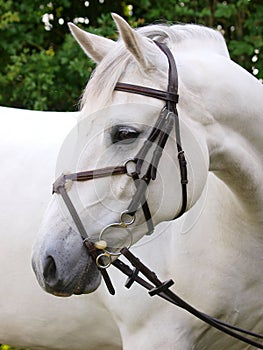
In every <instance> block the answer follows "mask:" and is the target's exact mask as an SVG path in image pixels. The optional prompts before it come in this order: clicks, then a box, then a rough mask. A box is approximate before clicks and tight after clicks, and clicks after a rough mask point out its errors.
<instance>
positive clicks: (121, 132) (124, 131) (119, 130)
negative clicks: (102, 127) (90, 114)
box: [111, 125, 140, 144]
mask: <svg viewBox="0 0 263 350" xmlns="http://www.w3.org/2000/svg"><path fill="white" fill-rule="evenodd" d="M139 134H140V132H139V131H138V130H136V129H135V128H132V127H130V126H125V125H116V126H115V127H113V129H112V133H111V140H112V143H117V142H119V143H124V144H128V143H132V142H134V141H135V140H136V139H137V137H138V136H139Z"/></svg>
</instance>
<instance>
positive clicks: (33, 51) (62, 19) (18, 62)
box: [0, 0, 263, 111]
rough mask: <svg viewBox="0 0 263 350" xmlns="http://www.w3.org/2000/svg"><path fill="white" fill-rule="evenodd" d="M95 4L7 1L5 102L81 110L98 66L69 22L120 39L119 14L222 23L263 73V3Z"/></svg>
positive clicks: (0, 86)
mask: <svg viewBox="0 0 263 350" xmlns="http://www.w3.org/2000/svg"><path fill="white" fill-rule="evenodd" d="M89 4H90V5H89V6H88V7H87V2H85V1H84V0H79V1H75V2H72V1H69V0H57V1H54V2H52V1H50V0H42V1H41V2H39V1H31V0H23V1H15V0H0V35H1V40H0V51H1V57H0V60H1V62H0V63H1V65H0V105H6V106H15V107H20V108H29V109H38V110H56V111H62V110H74V109H76V108H77V103H78V97H79V96H80V95H81V93H82V89H83V88H84V86H85V84H86V82H87V80H88V78H89V76H90V74H91V71H92V70H93V68H94V64H93V63H92V62H91V61H90V60H89V59H87V57H86V56H85V55H84V53H82V51H81V50H80V48H79V47H78V45H77V44H76V43H75V41H74V40H73V38H72V37H71V36H70V34H69V30H68V28H67V25H66V23H67V22H68V21H73V20H76V18H77V19H78V18H79V23H78V25H80V26H82V27H83V28H86V29H87V30H89V31H91V32H93V33H95V34H98V35H103V36H106V37H109V38H112V39H116V38H117V35H116V28H115V25H114V23H113V21H112V19H111V17H110V14H109V13H110V12H111V11H113V12H114V11H115V12H117V13H119V14H120V15H123V16H125V17H126V19H128V21H129V22H130V23H131V24H132V25H133V26H138V25H146V24H150V23H158V22H168V23H175V22H190V23H198V24H204V25H208V26H211V27H214V28H218V29H219V30H221V31H222V33H223V34H224V36H225V39H226V41H227V44H228V47H229V50H230V54H231V57H232V58H233V59H234V60H235V61H236V62H238V63H239V64H240V65H242V66H243V67H244V68H245V69H247V70H248V71H249V72H251V73H253V74H255V75H256V76H257V77H258V78H260V79H262V78H263V59H262V52H263V35H262V34H263V33H262V31H263V5H262V4H261V0H237V1H236V0H228V1H217V0H181V1H178V0H169V1H166V0H130V1H129V0H124V1H123V0H118V1H114V2H112V1H110V0H104V3H100V2H99V0H90V1H89ZM43 20H45V23H44V22H43ZM88 22H89V23H88Z"/></svg>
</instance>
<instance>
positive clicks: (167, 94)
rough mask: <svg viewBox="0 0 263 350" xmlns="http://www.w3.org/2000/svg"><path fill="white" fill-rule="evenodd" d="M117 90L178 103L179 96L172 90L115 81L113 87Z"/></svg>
mask: <svg viewBox="0 0 263 350" xmlns="http://www.w3.org/2000/svg"><path fill="white" fill-rule="evenodd" d="M114 90H117V91H124V92H130V93H132V94H137V95H144V96H148V97H153V98H157V99H158V100H163V101H167V102H168V101H171V102H173V103H178V99H179V96H178V94H177V93H175V92H173V91H162V90H157V89H152V88H149V87H146V86H140V85H133V84H127V83H117V84H116V85H115V89H114Z"/></svg>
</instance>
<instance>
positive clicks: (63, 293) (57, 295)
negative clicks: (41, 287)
mask: <svg viewBox="0 0 263 350" xmlns="http://www.w3.org/2000/svg"><path fill="white" fill-rule="evenodd" d="M52 294H53V295H54V296H55V297H61V298H68V297H70V296H71V295H72V293H65V292H52Z"/></svg>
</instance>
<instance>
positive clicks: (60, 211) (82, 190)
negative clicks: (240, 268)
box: [32, 15, 228, 296]
mask: <svg viewBox="0 0 263 350" xmlns="http://www.w3.org/2000/svg"><path fill="white" fill-rule="evenodd" d="M113 19H114V21H115V23H116V25H117V27H118V30H119V36H120V37H119V40H118V41H117V42H114V41H112V40H109V39H106V38H103V37H99V36H97V35H94V34H90V33H87V32H85V31H83V30H81V29H79V28H78V27H76V26H75V25H73V24H70V29H71V32H72V34H73V35H74V37H75V38H76V40H77V41H78V43H79V44H80V46H81V47H82V49H83V50H84V51H85V53H86V54H87V55H88V56H89V57H90V58H91V59H93V60H94V61H95V62H96V63H97V64H98V66H97V68H96V70H95V73H94V75H93V77H92V78H91V80H90V82H89V83H88V85H87V87H86V90H85V92H84V94H83V97H82V102H81V117H80V119H79V122H78V125H77V126H76V128H75V129H74V130H72V132H71V133H70V134H69V136H68V137H67V139H66V140H65V142H64V144H63V146H62V147H61V152H60V155H59V157H58V161H57V169H56V172H57V174H56V175H57V176H58V175H59V174H61V172H63V173H64V175H63V176H64V184H63V186H64V189H65V192H66V193H67V196H68V197H70V201H71V203H73V206H74V208H75V209H74V210H75V211H76V212H77V216H78V218H79V219H80V221H81V225H82V226H83V227H84V231H85V234H86V235H87V237H88V239H89V241H90V242H92V243H94V244H95V245H96V246H97V247H100V249H102V252H103V251H104V255H103V254H102V259H101V262H102V261H103V259H106V260H107V259H108V258H107V257H108V255H107V254H109V255H110V258H109V259H115V258H116V257H117V256H118V254H119V251H120V249H121V248H122V247H124V246H127V245H129V246H130V245H133V244H134V243H136V242H137V241H139V240H140V239H141V238H142V237H144V236H145V235H146V234H149V221H150V226H151V227H155V226H157V225H158V224H159V223H161V222H163V221H170V220H173V219H174V218H176V217H178V216H179V215H181V214H182V205H183V204H182V203H183V201H184V200H185V204H184V206H185V207H184V208H183V211H187V210H189V209H190V208H192V207H193V206H194V204H195V203H196V202H197V201H198V199H199V198H200V196H201V194H202V191H203V189H204V187H205V184H206V181H207V176H208V169H209V154H208V148H207V143H206V142H205V141H204V140H206V139H207V137H206V135H205V133H206V130H205V129H203V128H202V125H201V124H200V123H199V119H200V118H203V119H204V120H205V122H204V124H205V125H206V124H209V123H210V119H209V118H210V116H209V115H207V113H206V111H205V109H204V108H203V106H202V104H201V103H200V101H197V97H196V95H195V93H194V91H191V92H190V91H187V89H186V86H185V81H188V80H189V79H190V78H189V76H188V77H186V78H185V75H186V74H189V72H192V71H193V68H192V66H191V65H189V66H187V64H182V58H181V57H183V59H184V60H185V61H187V56H186V55H185V54H184V51H185V50H187V48H188V39H187V35H190V34H189V33H190V32H191V31H193V26H189V28H187V26H185V27H184V26H182V27H183V28H181V26H179V27H178V31H179V34H176V31H173V30H169V28H168V27H167V28H166V27H165V26H151V27H149V28H146V29H145V28H141V29H139V30H134V29H132V28H131V27H130V26H129V25H128V24H127V23H126V22H125V21H124V20H123V19H122V18H121V17H119V16H118V15H113ZM194 28H196V29H197V31H198V28H199V27H198V26H196V27H195V26H194ZM180 30H181V31H182V33H183V35H181V36H180ZM210 31H211V33H212V34H211V33H210ZM176 35H177V36H178V38H180V39H178V38H176ZM209 35H210V36H211V37H212V36H213V35H215V36H216V35H219V34H217V33H216V34H213V31H212V30H210V29H208V28H207V33H206V36H207V37H209ZM184 36H185V38H184ZM219 38H221V36H219ZM219 41H220V40H219ZM156 42H157V43H156ZM211 42H213V41H212V40H211ZM222 43H223V41H222ZM161 45H165V46H166V47H169V49H168V50H169V52H171V51H172V52H174V50H175V49H176V47H177V46H178V59H177V56H176V55H175V60H176V66H177V71H178V76H177V77H176V79H178V81H179V89H178V91H176V92H172V93H174V94H175V95H177V92H178V94H179V102H178V104H177V101H174V103H175V104H177V105H176V107H174V106H173V108H174V110H173V111H172V112H173V113H172V119H171V123H170V129H169V132H168V131H167V129H165V128H164V126H163V125H166V124H167V123H168V122H167V120H168V119H169V118H170V114H169V113H170V111H169V110H168V111H167V101H165V99H167V100H168V104H169V99H170V97H167V95H166V94H165V93H166V92H167V91H168V92H169V84H170V82H171V77H170V76H169V75H171V67H170V66H171V62H170V61H169V59H168V57H167V54H166V53H165V52H164V51H163V50H162V49H161V48H160V46H161ZM176 45H177V46H176ZM216 47H217V50H218V53H219V54H220V55H222V56H226V57H227V56H228V54H227V51H226V49H225V46H224V44H220V45H217V46H216ZM184 55H185V56H184ZM227 59H228V58H227ZM198 74H200V72H196V71H195V72H194V73H193V76H194V77H193V79H194V80H198V78H199V76H198ZM172 79H173V77H172ZM126 84H128V85H129V86H133V88H132V91H127V85H126ZM134 87H135V88H134ZM136 87H139V88H140V87H143V88H144V87H148V88H149V89H150V90H151V91H150V92H153V91H154V93H153V94H149V95H148V96H147V94H145V93H143V94H141V93H137V92H134V89H136ZM125 89H126V90H125ZM128 89H129V88H128ZM156 91H159V92H162V93H164V97H163V95H161V97H156ZM172 93H171V95H172ZM169 96H170V95H169ZM193 101H194V102H195V104H196V110H195V111H193V109H192V106H193V104H192V103H193ZM168 109H169V108H168ZM174 114H177V117H178V118H179V119H178V120H179V122H178V121H175V120H174V119H173V118H174ZM196 114H198V118H199V119H197V118H196ZM201 114H202V115H201ZM160 118H161V119H160ZM162 120H163V121H162ZM178 123H179V124H180V125H177V124H178ZM156 130H157V132H156ZM154 132H156V135H157V136H156V138H154V137H153V138H152V139H151V135H152V134H153V133H154ZM178 137H179V138H180V142H179V141H178ZM163 139H165V141H160V140H163ZM156 140H159V143H158V142H157V141H156ZM147 141H148V144H147V145H146V143H147ZM162 142H164V143H162ZM178 143H179V148H178ZM145 145H146V146H145ZM145 149H147V152H146V151H145ZM181 153H184V157H185V158H184V161H186V163H187V179H184V182H185V183H186V182H187V194H186V196H187V198H183V197H184V194H183V191H182V182H183V181H182V166H181V164H180V162H179V161H178V154H181ZM158 154H159V155H158ZM138 155H139V156H138ZM140 156H142V157H140ZM140 158H142V159H140ZM138 159H139V162H140V165H139V166H138ZM153 159H155V162H157V163H155V164H153ZM156 159H158V160H157V161H156ZM156 164H157V166H155V165H156ZM138 167H139V170H138ZM149 168H155V170H154V172H155V174H154V175H153V176H150V179H149V176H148V178H147V179H146V181H144V182H146V186H145V189H144V190H143V191H144V192H143V194H142V196H141V197H140V196H139V197H140V200H138V199H137V202H136V200H133V199H134V197H136V193H137V189H138V188H139V187H140V186H142V187H143V186H144V185H145V183H143V182H142V181H140V180H141V177H143V176H142V175H145V174H147V175H149ZM101 169H102V172H103V171H104V175H102V176H99V175H98V176H97V175H96V174H97V173H101V172H100V170H101ZM105 169H106V175H105ZM115 169H117V170H115ZM118 169H119V170H120V169H121V171H120V172H119V173H118ZM136 169H137V170H136ZM87 170H89V171H88V172H87ZM115 171H116V174H115V173H114V172H115ZM68 173H69V175H67V174H68ZM87 173H88V176H90V177H91V179H90V181H75V180H76V178H77V177H78V176H79V177H81V176H83V179H84V177H85V175H86V176H87ZM134 173H136V176H137V177H138V178H135V177H134V176H133V174H134ZM78 180H79V179H78ZM144 180H145V178H144ZM57 188H58V187H56V188H55V190H54V192H55V194H54V195H53V198H52V200H51V203H50V205H49V207H48V208H47V211H46V214H45V216H44V218H43V222H42V225H41V228H40V230H39V233H38V236H37V239H36V242H35V245H34V250H33V259H32V264H33V269H34V271H35V274H36V276H37V279H38V281H39V283H40V285H41V287H42V288H44V289H45V290H46V291H48V292H50V293H53V294H55V295H59V296H69V295H71V294H82V293H90V292H92V291H94V290H96V289H97V288H98V286H99V285H100V282H101V275H100V272H99V270H98V266H97V265H96V263H95V262H94V260H93V259H92V257H91V256H90V254H89V252H88V251H87V249H86V248H85V246H84V245H83V238H84V237H83V235H81V234H80V232H79V229H78V227H76V222H75V221H76V220H75V221H74V218H73V219H72V217H71V216H70V215H69V212H68V208H66V206H65V203H64V201H63V200H62V196H61V195H60V193H59V190H57ZM132 200H133V208H134V205H135V206H136V208H135V210H132V211H131V210H130V208H131V202H132ZM134 202H136V204H134ZM145 203H146V205H145ZM127 208H128V209H127ZM146 211H148V212H150V214H149V215H147V214H145V212H146ZM147 223H148V225H147ZM153 235H154V233H153ZM100 245H102V246H100ZM105 251H106V254H105Z"/></svg>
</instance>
